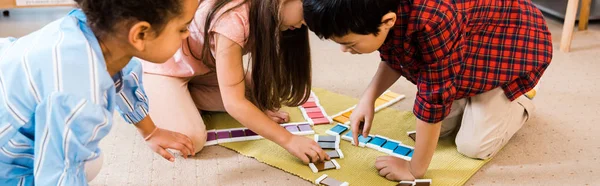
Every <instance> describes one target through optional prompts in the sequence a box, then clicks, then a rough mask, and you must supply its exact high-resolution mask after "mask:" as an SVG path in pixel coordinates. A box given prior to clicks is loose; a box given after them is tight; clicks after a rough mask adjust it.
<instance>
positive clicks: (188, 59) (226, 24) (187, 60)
mask: <svg viewBox="0 0 600 186" xmlns="http://www.w3.org/2000/svg"><path fill="white" fill-rule="evenodd" d="M215 1H216V0H202V1H201V3H200V6H199V7H198V10H197V11H196V15H195V17H194V21H192V23H191V24H190V37H189V38H188V40H189V46H188V41H186V40H183V44H182V48H180V49H179V50H178V51H177V53H175V55H174V56H173V57H172V58H171V59H169V60H168V61H167V62H165V63H163V64H155V63H150V62H144V63H143V67H144V71H145V72H146V73H152V74H160V75H166V76H174V77H192V76H197V75H202V74H206V73H208V72H210V69H209V68H208V67H207V66H206V65H204V64H203V63H202V61H201V60H198V59H196V58H195V57H194V56H196V57H197V58H201V57H202V47H203V44H204V23H205V21H206V17H207V14H208V12H209V11H210V10H211V9H212V7H213V5H214V3H215ZM242 1H243V0H233V1H232V2H230V3H229V4H227V5H225V7H223V8H222V9H221V10H219V12H218V13H217V15H216V16H215V18H213V21H212V23H211V28H210V32H211V35H210V36H209V38H210V42H211V45H210V47H211V51H212V55H213V57H214V56H215V43H214V39H215V37H214V34H215V33H218V34H220V35H222V36H225V37H227V38H229V39H230V40H232V41H233V42H235V43H237V44H239V45H240V46H242V47H244V46H245V44H246V41H247V40H248V33H249V32H250V28H249V26H248V11H249V9H248V7H249V6H248V3H246V4H244V5H241V6H239V7H237V8H235V9H233V10H231V11H229V12H227V13H226V14H223V12H225V11H226V10H229V9H231V8H232V7H234V6H236V5H238V4H240V3H241V2H242ZM190 52H191V53H193V54H194V56H192V55H191V53H190Z"/></svg>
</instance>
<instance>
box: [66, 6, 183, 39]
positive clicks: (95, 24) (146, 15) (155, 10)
mask: <svg viewBox="0 0 600 186" xmlns="http://www.w3.org/2000/svg"><path fill="white" fill-rule="evenodd" d="M182 1H183V0H75V2H77V4H78V6H79V7H80V8H81V9H82V10H83V12H84V13H85V15H86V17H87V20H88V24H89V25H90V27H91V28H92V30H93V31H94V33H95V34H96V36H102V35H105V34H108V33H112V32H114V31H115V29H116V28H115V26H116V25H121V24H131V23H132V22H133V21H146V22H148V23H150V25H152V28H153V30H154V31H155V32H156V33H157V34H160V32H161V31H162V30H163V28H164V27H165V25H166V24H167V23H168V21H169V20H170V19H171V18H172V17H173V16H175V15H179V14H181V12H182Z"/></svg>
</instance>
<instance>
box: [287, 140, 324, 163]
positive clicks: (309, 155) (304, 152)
mask: <svg viewBox="0 0 600 186" xmlns="http://www.w3.org/2000/svg"><path fill="white" fill-rule="evenodd" d="M283 147H284V148H285V150H287V151H288V152H290V153H291V154H292V155H294V156H296V157H298V158H299V159H300V160H302V162H304V163H305V164H308V163H316V162H319V161H325V160H329V159H330V158H329V155H327V153H325V151H323V149H321V147H319V145H318V144H317V142H315V141H314V140H312V139H309V138H307V137H304V136H296V135H293V136H292V137H291V138H290V140H289V141H288V142H287V143H285V144H284V145H283Z"/></svg>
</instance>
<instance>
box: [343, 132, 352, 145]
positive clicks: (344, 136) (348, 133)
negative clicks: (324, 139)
mask: <svg viewBox="0 0 600 186" xmlns="http://www.w3.org/2000/svg"><path fill="white" fill-rule="evenodd" d="M342 139H343V140H346V141H350V142H351V141H352V130H350V129H348V132H347V133H346V134H344V135H343V136H342Z"/></svg>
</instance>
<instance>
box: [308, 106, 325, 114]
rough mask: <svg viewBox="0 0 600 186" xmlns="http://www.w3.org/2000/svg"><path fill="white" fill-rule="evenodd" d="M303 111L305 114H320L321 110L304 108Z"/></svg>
mask: <svg viewBox="0 0 600 186" xmlns="http://www.w3.org/2000/svg"><path fill="white" fill-rule="evenodd" d="M304 110H305V111H306V113H313V112H319V113H320V112H322V111H321V108H319V107H313V108H305V109H304Z"/></svg>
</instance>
